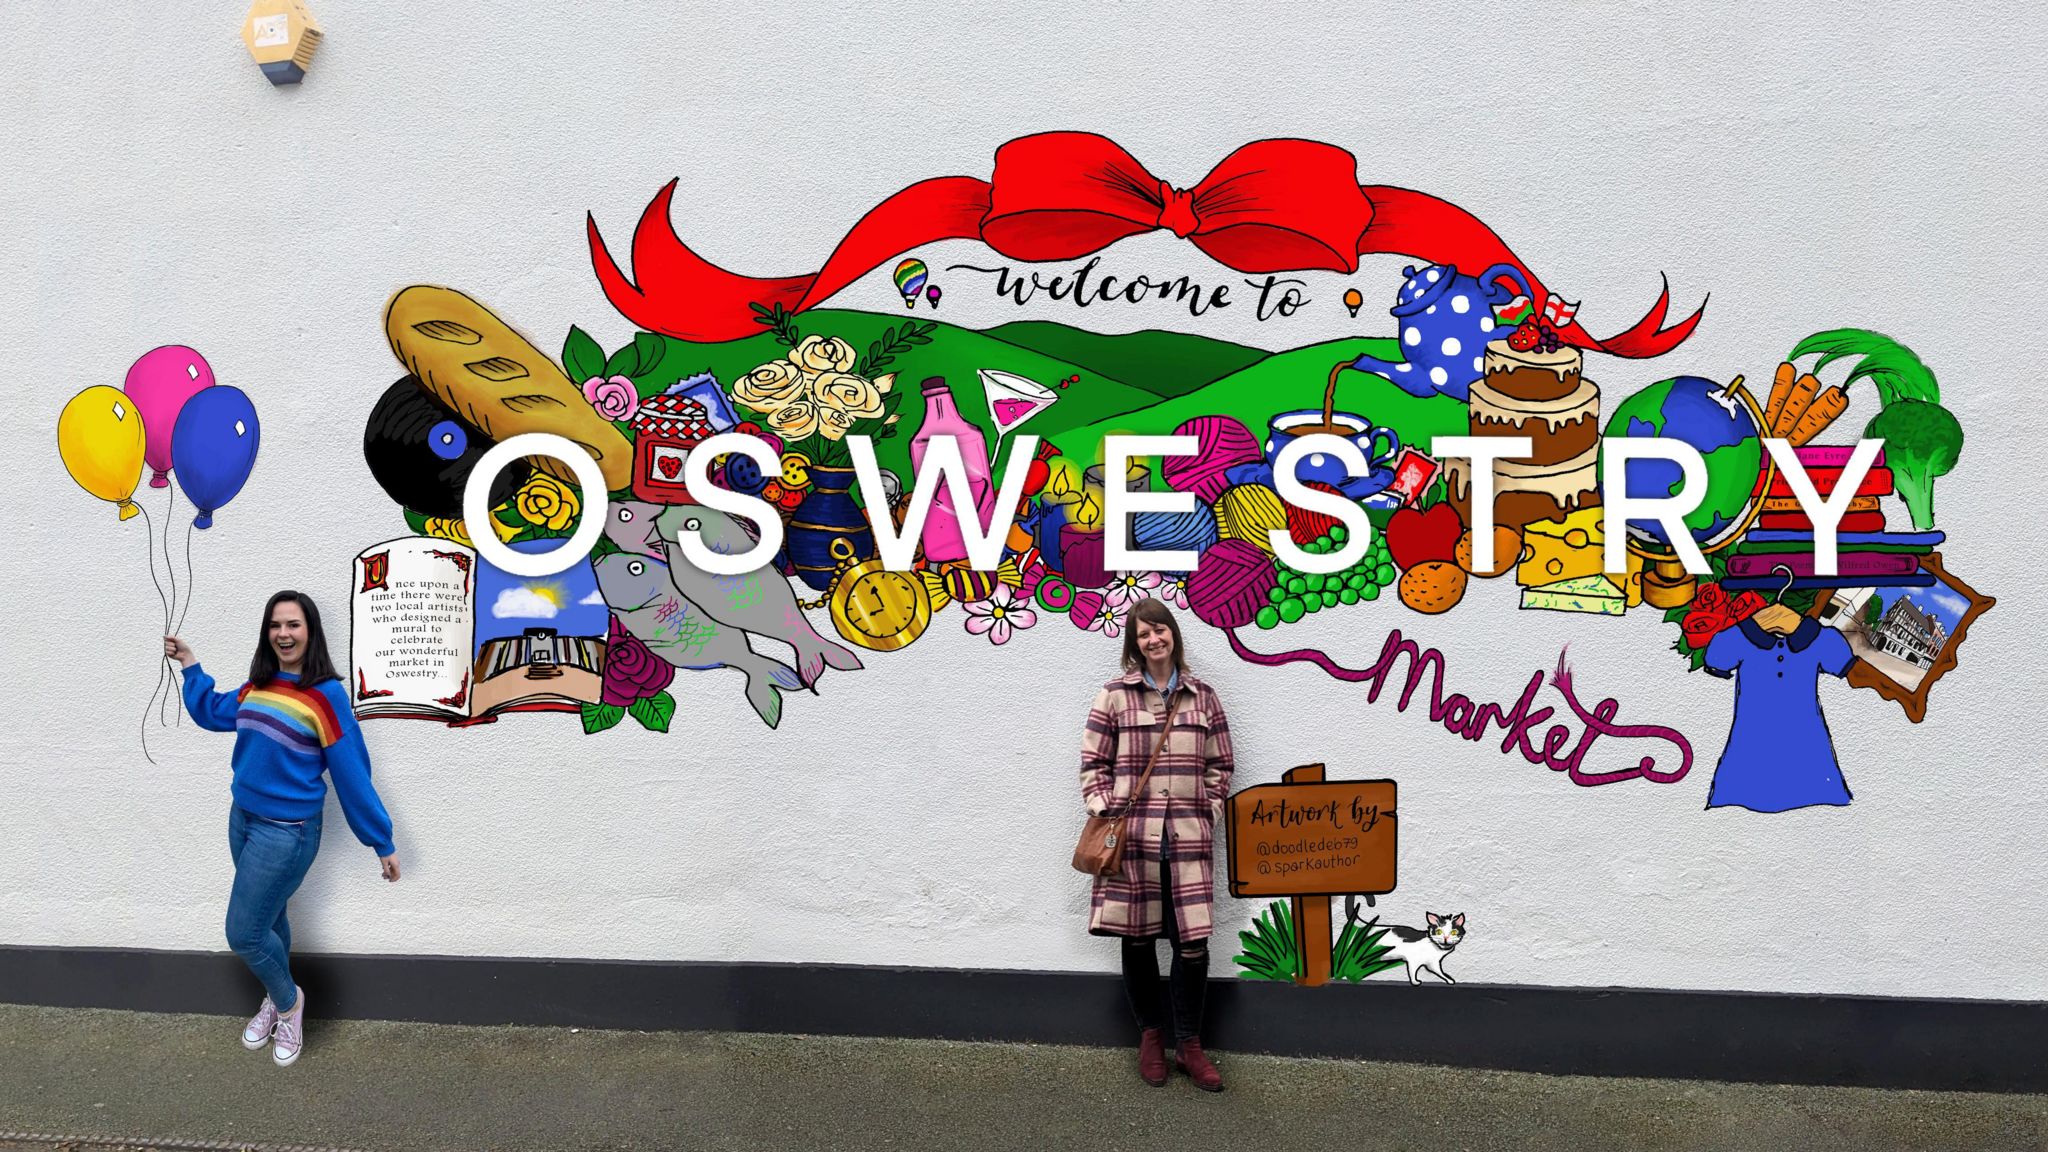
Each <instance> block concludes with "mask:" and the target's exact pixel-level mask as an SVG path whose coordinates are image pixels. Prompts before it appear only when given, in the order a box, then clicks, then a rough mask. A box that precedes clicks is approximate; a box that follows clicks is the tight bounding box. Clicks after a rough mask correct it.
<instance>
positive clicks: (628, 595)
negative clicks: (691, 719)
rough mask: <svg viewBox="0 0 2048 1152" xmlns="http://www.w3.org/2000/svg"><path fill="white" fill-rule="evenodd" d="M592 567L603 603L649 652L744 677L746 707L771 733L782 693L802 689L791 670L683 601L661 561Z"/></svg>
mask: <svg viewBox="0 0 2048 1152" xmlns="http://www.w3.org/2000/svg"><path fill="white" fill-rule="evenodd" d="M595 567H596V569H597V587H598V590H599V591H600V592H602V593H603V594H604V601H605V603H606V604H608V605H610V606H611V610H612V612H613V614H614V615H616V616H618V618H619V623H620V624H622V625H624V626H625V629H626V631H628V632H630V633H632V634H633V635H634V636H636V637H638V638H639V639H640V641H641V643H643V644H645V645H647V647H648V650H649V651H651V652H653V653H654V654H655V655H657V656H659V657H661V658H662V659H664V660H666V661H668V662H669V663H670V664H673V665H675V666H676V667H677V668H682V669H686V670H689V671H699V672H701V671H708V670H710V669H713V668H736V669H738V670H739V671H741V672H744V673H746V676H747V703H749V704H751V705H753V706H754V711H755V712H756V713H758V714H759V715H760V717H761V719H762V720H764V721H766V722H767V724H768V726H769V727H770V728H773V727H775V726H776V725H777V724H778V723H780V722H781V721H782V692H781V689H783V688H788V689H791V690H795V689H798V688H801V687H803V686H804V685H803V681H802V680H800V679H799V678H798V677H797V674H796V670H795V669H793V668H791V667H790V666H789V665H787V664H784V663H782V662H781V661H780V660H771V659H769V658H768V657H766V656H763V655H761V654H760V653H759V652H756V651H754V650H753V648H752V647H750V646H749V645H748V644H747V634H746V633H745V632H744V631H742V630H740V629H738V628H732V627H727V626H724V625H721V624H720V623H719V622H718V621H716V620H713V619H711V618H710V617H708V616H706V615H705V614H704V613H703V612H702V611H700V610H699V609H698V608H697V606H696V605H695V604H692V603H691V602H690V601H689V600H686V599H684V598H683V596H682V595H681V594H680V593H678V592H677V591H676V589H675V584H674V583H673V582H672V581H671V580H670V579H669V573H668V565H666V564H664V563H662V562H661V561H660V560H658V559H655V558H654V557H651V556H632V555H627V554H625V553H614V554H612V555H610V556H607V557H605V558H604V559H602V560H599V561H598V562H597V564H596V565H595Z"/></svg>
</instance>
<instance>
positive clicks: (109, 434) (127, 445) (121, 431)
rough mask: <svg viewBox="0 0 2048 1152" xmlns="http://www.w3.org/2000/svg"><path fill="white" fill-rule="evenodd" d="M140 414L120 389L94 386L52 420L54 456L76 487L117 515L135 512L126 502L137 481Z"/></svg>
mask: <svg viewBox="0 0 2048 1152" xmlns="http://www.w3.org/2000/svg"><path fill="white" fill-rule="evenodd" d="M142 448H143V437H142V413H140V412H137V411H136V410H135V405H134V403H133V402H132V401H130V400H129V399H128V395H127V393H125V392H122V391H121V390H120V389H119V388H113V387H109V386H108V385H105V384H95V385H93V386H92V387H90V388H87V389H86V390H85V391H83V392H80V393H79V394H78V395H76V396H73V397H72V398H71V402H70V403H68V404H66V405H64V412H63V414H62V415H60V416H58V417H57V454H58V455H60V456H62V457H64V470H65V471H67V472H69V473H71V478H72V479H73V480H76V481H78V486H79V487H80V488H83V489H85V490H86V491H87V492H90V493H92V494H93V495H94V496H97V497H99V498H100V499H102V500H110V501H112V502H113V503H114V505H115V506H116V507H118V508H120V510H121V519H123V520H126V519H128V518H129V517H130V516H133V515H135V513H136V512H137V511H138V509H137V508H136V507H135V501H133V500H131V499H130V497H131V496H133V495H135V485H136V484H138V483H140V482H141V480H142Z"/></svg>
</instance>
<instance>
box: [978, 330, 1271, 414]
mask: <svg viewBox="0 0 2048 1152" xmlns="http://www.w3.org/2000/svg"><path fill="white" fill-rule="evenodd" d="M986 335H989V336H994V337H996V338H997V339H999V340H1003V341H1006V342H1008V343H1011V344H1015V345H1017V346H1018V347H1020V348H1028V349H1030V350H1031V351H1033V352H1038V353H1040V354H1042V355H1046V356H1050V357H1052V358H1054V359H1056V360H1065V361H1067V362H1068V363H1070V364H1075V365H1079V366H1080V367H1081V368H1082V369H1083V371H1084V372H1088V373H1092V374H1096V375H1101V376H1106V377H1109V378H1110V379H1113V380H1121V381H1123V382H1125V383H1127V384H1129V385H1131V386H1132V387H1134V388H1142V389H1144V390H1145V391H1147V392H1150V393H1152V394H1153V395H1155V396H1161V397H1173V396H1185V395H1187V394H1188V393H1190V392H1193V391H1194V390H1195V389H1197V388H1200V387H1202V386H1203V385H1205V384H1210V383H1213V382H1214V381H1217V380H1221V379H1222V378H1223V377H1225V376H1228V375H1230V374H1231V373H1233V372H1238V371H1241V370H1243V369H1246V368H1249V367H1251V366H1252V365H1254V364H1256V363H1258V362H1259V361H1261V360H1263V359H1265V358H1266V357H1267V356H1269V355H1271V353H1269V352H1266V351H1265V350H1264V349H1260V348H1251V347H1247V346H1245V345H1243V344H1233V343H1231V342H1230V341H1228V340H1216V339H1212V338H1210V337H1207V336H1196V335H1193V334H1190V333H1186V332H1161V331H1157V330H1147V331H1144V332H1127V333H1123V334H1121V335H1104V334H1102V333H1100V332H1088V331H1084V330H1082V329H1079V328H1070V327H1068V326H1067V325H1065V324H1059V323H1055V322H1053V321H1050V320H1014V321H1011V322H1010V323H1008V324H999V325H997V326H996V327H994V328H990V329H988V330H987V332H986Z"/></svg>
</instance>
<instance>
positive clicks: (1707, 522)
mask: <svg viewBox="0 0 2048 1152" xmlns="http://www.w3.org/2000/svg"><path fill="white" fill-rule="evenodd" d="M1753 404H1754V402H1753V401H1750V400H1749V398H1748V396H1747V395H1746V394H1744V393H1743V392H1742V391H1741V387H1740V380H1739V378H1738V380H1737V382H1736V383H1734V384H1730V385H1727V386H1726V387H1723V386H1722V385H1719V384H1716V383H1714V382H1713V381H1712V380H1708V379H1706V378H1705V377H1701V376H1674V377H1672V378H1671V379H1669V380H1659V381H1658V382H1656V383H1655V384H1652V385H1650V386H1649V387H1648V388H1645V389H1643V390H1642V391H1640V392H1638V393H1636V394H1635V395H1633V396H1630V397H1629V398H1628V399H1626V400H1623V401H1622V402H1621V403H1620V404H1617V405H1615V408H1614V414H1613V415H1612V416H1610V417H1608V420H1607V435H1609V436H1664V437H1670V438H1672V439H1676V440H1679V441H1682V442H1684V443H1686V444H1688V445H1691V446H1692V449H1693V450H1694V451H1696V452H1698V453H1699V454H1700V458H1701V459H1702V460H1704V461H1706V465H1707V491H1706V495H1705V497H1704V498H1702V499H1701V500H1700V502H1699V505H1698V506H1697V507H1695V508H1694V509H1693V510H1692V511H1691V512H1689V513H1687V514H1686V516H1685V526H1686V529H1687V530H1688V531H1690V532H1691V533H1692V537H1693V539H1694V540H1695V541H1696V542H1698V544H1699V545H1700V548H1701V550H1703V551H1708V550H1711V549H1712V547H1713V546H1714V545H1715V544H1717V543H1722V542H1724V541H1723V537H1725V536H1726V535H1727V534H1728V533H1729V530H1730V529H1732V528H1735V527H1736V526H1737V525H1739V524H1740V523H1741V522H1742V519H1743V517H1744V515H1745V514H1746V513H1747V512H1748V511H1749V506H1750V501H1751V500H1752V499H1755V498H1756V486H1757V484H1756V482H1757V477H1758V475H1759V474H1760V473H1761V472H1762V470H1763V439H1762V437H1761V436H1760V435H1759V434H1758V429H1757V420H1756V415H1755V410H1754V407H1753ZM1605 468H1606V459H1605V457H1604V456H1603V457H1602V459H1601V469H1602V474H1601V476H1600V485H1601V489H1602V491H1607V490H1609V489H1608V487H1607V486H1608V485H1609V484H1610V483H1611V481H1610V479H1609V478H1608V477H1607V476H1606V475H1605ZM1624 470H1625V471H1626V473H1627V474H1626V475H1625V476H1624V477H1623V478H1622V482H1623V485H1624V486H1623V488H1622V491H1623V492H1625V493H1626V494H1627V495H1629V496H1632V497H1658V496H1669V495H1671V494H1672V493H1673V492H1675V491H1676V490H1677V488H1678V484H1679V481H1680V479H1681V478H1682V476H1683V473H1682V472H1680V470H1679V467H1678V464H1677V463H1676V462H1675V461H1671V460H1640V459H1638V460H1629V461H1627V462H1626V463H1625V464H1624ZM1628 535H1629V539H1630V540H1632V541H1634V542H1635V543H1636V544H1638V545H1640V546H1643V547H1645V548H1652V549H1655V550H1657V551H1660V552H1663V551H1669V550H1670V548H1671V541H1670V540H1669V539H1668V538H1666V536H1665V532H1664V527H1663V525H1661V524H1659V523H1657V522H1656V521H1654V520H1631V521H1629V522H1628Z"/></svg>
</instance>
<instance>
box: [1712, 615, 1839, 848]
mask: <svg viewBox="0 0 2048 1152" xmlns="http://www.w3.org/2000/svg"><path fill="white" fill-rule="evenodd" d="M1855 662H1856V654H1855V653H1854V652H1852V651H1851V650H1850V649H1849V642H1848V640H1846V639H1844V638H1843V636H1842V634H1841V633H1840V632H1837V631H1835V630H1834V629H1833V628H1823V627H1821V626H1820V624H1819V623H1818V622H1816V621H1814V620H1812V619H1805V620H1801V621H1800V622H1799V627H1797V628H1795V629H1793V630H1792V634H1791V635H1789V636H1779V635H1776V634H1774V633H1770V632H1766V631H1764V630H1763V629H1762V628H1759V627H1757V625H1756V624H1755V623H1754V622H1752V621H1749V620H1744V621H1743V622H1742V623H1740V624H1737V625H1736V626H1734V627H1732V628H1727V629H1724V630H1722V631H1721V632H1720V633H1719V634H1718V635H1716V636H1715V637H1714V638H1713V639H1712V640H1711V641H1709V642H1708V643H1707V660H1706V669H1707V671H1709V672H1711V673H1713V674H1714V675H1716V676H1719V677H1721V678H1722V679H1724V680H1726V679H1730V678H1732V679H1734V681H1735V722H1734V723H1733V724H1732V725H1731V726H1730V727H1729V729H1728V746H1727V747H1726V748H1725V749H1723V750H1722V752H1721V762H1720V763H1719V764H1717V765H1715V767H1714V782H1713V784H1712V785H1711V786H1710V787H1709V788H1708V789H1707V807H1709V808H1721V807H1728V806H1734V807H1740V808H1747V809H1749V810H1750V811H1752V812H1783V811H1786V810H1787V809H1791V808H1805V807H1808V806H1809V805H1814V804H1836V805H1841V804H1847V803H1848V802H1849V786H1848V785H1847V784H1845V783H1844V782H1843V781H1842V769H1841V766H1840V765H1839V764H1838V763H1836V761H1835V742H1834V739H1833V737H1831V736H1830V735H1829V734H1828V721H1827V717H1826V716H1823V715H1822V714H1821V710H1820V676H1821V673H1823V672H1825V673H1826V674H1828V675H1830V676H1841V675H1844V674H1845V673H1847V672H1848V671H1849V666H1850V665H1852V664H1854V663H1855Z"/></svg>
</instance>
